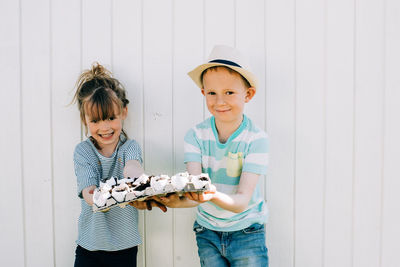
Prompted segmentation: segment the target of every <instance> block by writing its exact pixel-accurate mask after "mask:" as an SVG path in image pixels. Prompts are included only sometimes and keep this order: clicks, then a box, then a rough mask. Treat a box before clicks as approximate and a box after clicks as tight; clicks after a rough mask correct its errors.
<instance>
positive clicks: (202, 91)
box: [201, 88, 205, 96]
mask: <svg viewBox="0 0 400 267" xmlns="http://www.w3.org/2000/svg"><path fill="white" fill-rule="evenodd" d="M201 93H202V94H203V95H204V96H205V94H204V88H201Z"/></svg>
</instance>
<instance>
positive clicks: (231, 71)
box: [200, 66, 251, 89]
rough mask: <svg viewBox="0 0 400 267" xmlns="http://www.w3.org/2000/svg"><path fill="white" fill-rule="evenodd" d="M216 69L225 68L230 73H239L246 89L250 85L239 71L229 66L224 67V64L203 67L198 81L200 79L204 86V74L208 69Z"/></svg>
mask: <svg viewBox="0 0 400 267" xmlns="http://www.w3.org/2000/svg"><path fill="white" fill-rule="evenodd" d="M218 69H226V70H227V71H229V73H231V74H232V73H236V74H239V76H240V78H242V80H243V83H244V85H245V87H246V89H248V88H250V87H251V85H250V83H249V81H248V80H247V79H246V78H245V77H243V75H242V74H240V73H239V72H237V71H235V70H233V69H231V68H229V67H225V66H213V67H209V68H208V69H205V70H204V71H203V72H202V73H201V75H200V81H201V83H202V85H203V87H204V82H203V78H204V75H205V74H206V73H207V72H208V71H210V70H211V71H217V70H218Z"/></svg>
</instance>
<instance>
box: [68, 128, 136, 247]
mask: <svg viewBox="0 0 400 267" xmlns="http://www.w3.org/2000/svg"><path fill="white" fill-rule="evenodd" d="M129 160H137V161H139V162H140V163H142V152H141V149H140V146H139V144H138V143H137V142H136V141H134V140H127V139H126V137H125V136H124V135H123V134H121V137H120V141H119V143H118V145H117V148H116V149H115V151H114V153H113V154H112V156H111V157H105V156H103V155H101V154H100V153H99V152H98V151H97V149H96V148H95V146H94V145H93V143H92V142H91V141H90V139H87V140H85V141H83V142H81V143H80V144H78V145H77V146H76V147H75V151H74V165H75V174H76V177H77V185H78V186H77V187H78V196H79V197H80V198H81V214H80V216H79V220H78V240H77V241H76V242H77V244H78V245H80V246H81V247H83V248H85V249H87V250H91V251H94V250H106V251H117V250H122V249H127V248H131V247H134V246H137V245H139V244H140V243H141V238H140V234H139V231H138V211H137V209H135V208H134V207H132V206H130V205H127V206H126V207H125V208H120V207H114V208H112V209H110V210H109V211H108V212H105V213H103V212H93V211H92V207H91V206H89V205H88V204H87V203H86V201H85V200H84V199H83V198H82V190H83V189H84V188H86V187H89V186H91V185H95V186H99V183H100V181H101V180H103V179H107V178H109V177H111V176H114V177H115V178H118V179H122V178H123V169H124V166H125V163H126V162H127V161H129Z"/></svg>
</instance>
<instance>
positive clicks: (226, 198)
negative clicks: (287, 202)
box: [186, 162, 260, 213]
mask: <svg viewBox="0 0 400 267" xmlns="http://www.w3.org/2000/svg"><path fill="white" fill-rule="evenodd" d="M196 165H198V166H196ZM198 168H200V172H201V165H200V163H197V162H189V163H188V164H187V169H188V172H189V173H191V172H190V170H193V171H195V172H196V173H193V174H199V173H198ZM191 174H192V173H191ZM259 176H260V175H258V174H255V173H250V172H243V173H242V174H241V177H240V182H239V186H238V190H237V192H236V194H232V195H228V194H225V193H222V192H218V191H216V192H215V193H203V194H197V193H187V194H186V196H187V198H188V199H190V200H193V201H196V202H198V203H203V202H206V201H211V202H213V203H214V204H216V205H217V206H219V207H220V208H223V209H225V210H229V211H231V212H235V213H240V212H243V211H245V210H246V208H247V206H248V204H249V201H250V199H251V196H252V195H253V192H254V189H255V188H256V186H257V182H258V179H259Z"/></svg>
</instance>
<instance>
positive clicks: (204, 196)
mask: <svg viewBox="0 0 400 267" xmlns="http://www.w3.org/2000/svg"><path fill="white" fill-rule="evenodd" d="M215 192H217V189H216V188H215V186H214V185H211V189H210V191H206V192H203V193H197V192H188V193H185V196H186V197H187V198H188V199H190V200H193V201H196V202H199V203H204V202H207V201H210V200H212V199H213V198H214V195H215Z"/></svg>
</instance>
